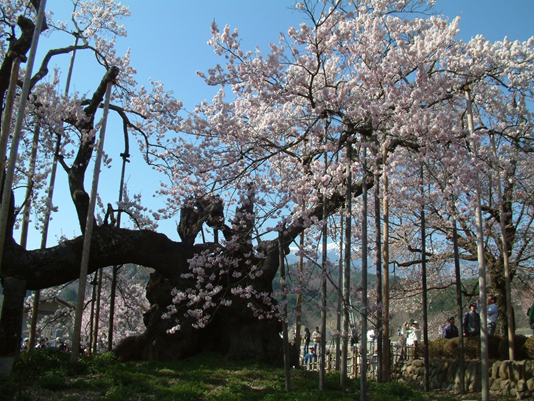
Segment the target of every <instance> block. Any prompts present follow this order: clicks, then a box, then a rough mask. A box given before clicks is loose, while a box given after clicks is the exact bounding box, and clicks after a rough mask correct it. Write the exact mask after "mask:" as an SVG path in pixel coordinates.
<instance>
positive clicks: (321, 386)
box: [318, 119, 328, 391]
mask: <svg viewBox="0 0 534 401" xmlns="http://www.w3.org/2000/svg"><path fill="white" fill-rule="evenodd" d="M327 134H328V125H327V121H326V119H325V121H324V144H325V148H326V143H327ZM324 170H325V174H326V171H327V153H326V149H325V154H324ZM327 213H328V209H327V196H326V188H325V191H324V192H323V230H322V231H323V233H322V239H323V249H322V253H323V254H322V264H321V327H320V331H321V340H320V343H319V344H320V348H321V354H320V355H318V357H319V390H321V391H322V390H324V384H325V376H326V374H325V357H326V297H327V296H328V294H327V288H326V272H327V254H328V218H327Z"/></svg>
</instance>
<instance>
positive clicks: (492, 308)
mask: <svg viewBox="0 0 534 401" xmlns="http://www.w3.org/2000/svg"><path fill="white" fill-rule="evenodd" d="M496 301H497V298H496V297H495V295H489V296H488V319H487V322H488V334H489V335H490V336H492V335H494V334H495V329H496V328H497V317H498V316H499V308H498V307H497V304H496V303H495V302H496Z"/></svg>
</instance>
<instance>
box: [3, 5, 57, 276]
mask: <svg viewBox="0 0 534 401" xmlns="http://www.w3.org/2000/svg"><path fill="white" fill-rule="evenodd" d="M45 7H46V0H41V1H40V3H39V11H38V12H37V23H36V24H35V31H34V35H33V37H32V44H31V47H30V55H29V57H28V64H27V66H26V73H25V75H24V82H23V84H22V92H21V94H20V103H19V107H18V110H17V119H16V122H15V130H14V132H13V137H12V139H11V149H10V151H9V159H8V164H7V171H6V174H5V181H4V191H3V192H2V204H1V206H0V271H1V269H2V259H3V253H4V243H5V238H6V228H7V220H8V214H9V205H10V203H11V187H12V185H13V179H14V176H15V164H16V160H17V154H18V149H19V142H20V139H21V136H22V124H23V122H24V121H23V120H24V115H25V110H26V103H27V101H28V94H29V93H30V84H31V82H30V81H31V76H32V71H33V64H34V63H35V55H36V53H37V45H38V44H39V37H40V36H41V35H40V33H41V30H42V28H43V22H44V17H45ZM6 123H7V124H9V121H7V122H6ZM3 125H4V124H2V129H3V128H4V127H3Z"/></svg>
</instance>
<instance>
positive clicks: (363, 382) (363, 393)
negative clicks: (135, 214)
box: [360, 145, 368, 401]
mask: <svg viewBox="0 0 534 401" xmlns="http://www.w3.org/2000/svg"><path fill="white" fill-rule="evenodd" d="M362 164H363V177H362V203H363V207H362V312H361V313H362V357H361V372H362V373H361V375H360V400H361V401H365V400H366V399H367V316H368V303H367V146H366V145H363V158H362Z"/></svg>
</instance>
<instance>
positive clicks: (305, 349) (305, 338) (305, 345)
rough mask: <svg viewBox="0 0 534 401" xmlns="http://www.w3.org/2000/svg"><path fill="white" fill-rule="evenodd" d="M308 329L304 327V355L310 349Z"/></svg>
mask: <svg viewBox="0 0 534 401" xmlns="http://www.w3.org/2000/svg"><path fill="white" fill-rule="evenodd" d="M310 336H311V334H310V329H308V328H307V327H306V328H305V329H304V355H306V354H307V353H308V352H309V351H310Z"/></svg>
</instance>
